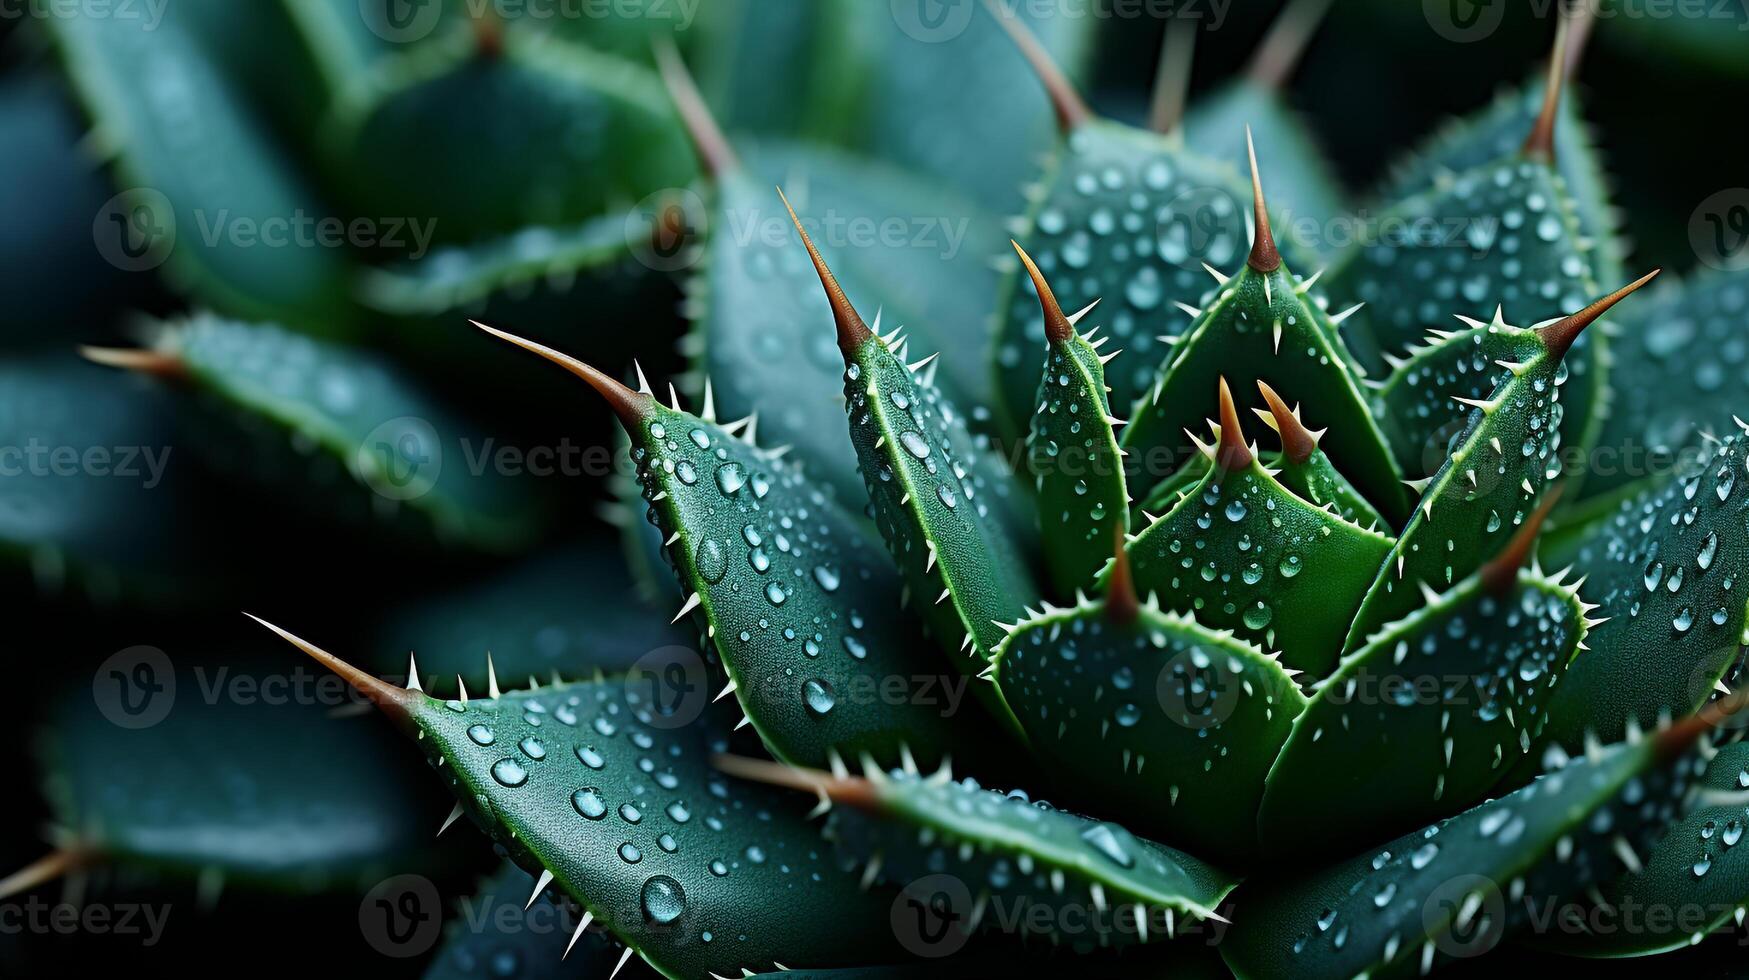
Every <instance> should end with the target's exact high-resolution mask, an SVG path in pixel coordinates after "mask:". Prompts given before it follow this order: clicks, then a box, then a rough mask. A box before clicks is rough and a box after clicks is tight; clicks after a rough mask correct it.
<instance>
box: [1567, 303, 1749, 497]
mask: <svg viewBox="0 0 1749 980" xmlns="http://www.w3.org/2000/svg"><path fill="white" fill-rule="evenodd" d="M1745 318H1749V275H1745V274H1743V273H1722V272H1715V273H1709V274H1707V275H1704V276H1700V277H1697V278H1696V279H1694V280H1693V281H1692V282H1688V283H1684V284H1681V285H1679V286H1674V287H1672V288H1669V289H1664V290H1661V291H1659V292H1658V293H1656V294H1654V295H1652V296H1649V297H1648V298H1647V300H1646V302H1644V303H1642V304H1637V305H1635V306H1634V307H1633V308H1631V309H1629V310H1625V311H1623V313H1622V314H1621V316H1620V317H1619V318H1618V321H1619V326H1620V327H1621V328H1622V329H1621V333H1620V335H1619V336H1617V337H1615V338H1613V339H1612V341H1611V348H1610V349H1611V353H1612V355H1613V357H1614V361H1615V363H1614V366H1613V367H1612V369H1611V373H1610V382H1611V384H1612V385H1613V386H1614V388H1615V395H1614V398H1613V400H1612V402H1611V405H1610V413H1609V417H1608V418H1606V419H1604V422H1603V431H1602V432H1601V434H1599V436H1598V438H1597V443H1596V447H1595V448H1594V449H1593V450H1592V452H1591V455H1590V459H1589V460H1588V463H1587V466H1586V468H1585V482H1584V483H1583V484H1582V487H1583V492H1584V494H1585V496H1586V497H1587V498H1605V499H1608V500H1611V501H1612V502H1613V501H1614V500H1617V499H1625V498H1626V497H1630V496H1633V495H1634V494H1635V493H1637V492H1638V491H1640V490H1643V489H1646V488H1647V487H1653V486H1657V485H1659V484H1661V483H1663V482H1665V481H1667V480H1669V479H1670V478H1672V477H1673V476H1675V475H1676V474H1677V473H1678V472H1680V470H1681V469H1682V468H1683V464H1685V463H1690V462H1692V461H1694V460H1697V459H1704V458H1705V456H1706V455H1707V449H1706V442H1705V436H1706V434H1708V433H1715V434H1722V433H1724V432H1728V431H1730V429H1731V418H1732V415H1733V414H1734V413H1735V414H1742V413H1746V412H1749V405H1744V404H1739V403H1737V402H1735V401H1734V398H1735V395H1734V392H1736V391H1738V390H1740V386H1741V385H1742V384H1743V382H1744V380H1745V378H1749V337H1745V334H1744V330H1743V323H1744V321H1745Z"/></svg>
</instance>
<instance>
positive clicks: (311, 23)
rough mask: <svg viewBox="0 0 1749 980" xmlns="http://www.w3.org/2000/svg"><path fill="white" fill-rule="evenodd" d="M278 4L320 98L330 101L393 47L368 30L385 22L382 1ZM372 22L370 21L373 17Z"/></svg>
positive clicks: (321, 0) (288, 0) (291, 1)
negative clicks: (310, 67) (309, 66)
mask: <svg viewBox="0 0 1749 980" xmlns="http://www.w3.org/2000/svg"><path fill="white" fill-rule="evenodd" d="M366 2H367V3H373V4H375V6H374V8H373V7H366V6H362V5H360V4H358V3H354V2H352V0H279V3H280V5H281V6H283V7H284V8H285V12H286V16H287V18H288V19H289V20H290V22H291V26H292V28H293V31H294V33H295V36H296V38H297V40H298V42H299V43H300V44H301V45H302V46H303V49H304V51H305V52H306V53H307V55H308V57H309V60H310V62H311V64H313V65H314V66H315V68H316V72H317V74H318V77H319V78H320V79H321V82H322V88H323V93H322V94H323V97H324V99H325V100H326V101H327V102H329V103H332V102H333V101H334V100H335V99H337V98H339V97H340V96H341V95H342V94H344V93H345V92H347V91H348V90H350V89H352V88H353V87H355V86H356V85H358V84H360V82H361V81H362V80H363V79H364V78H365V77H366V76H368V75H369V74H370V72H371V70H372V69H373V67H374V66H375V65H376V64H377V62H378V61H380V60H381V59H382V57H383V56H384V55H385V54H387V53H389V52H390V51H392V50H393V49H394V46H393V45H392V44H391V43H389V42H388V40H387V39H386V38H384V37H383V36H382V34H379V33H377V32H375V31H373V30H372V27H373V26H383V25H387V24H390V23H391V21H390V20H389V19H388V18H387V16H386V14H387V12H388V9H389V8H388V0H366ZM373 18H374V19H373Z"/></svg>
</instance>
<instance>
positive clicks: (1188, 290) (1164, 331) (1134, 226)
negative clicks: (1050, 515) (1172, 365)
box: [995, 121, 1245, 436]
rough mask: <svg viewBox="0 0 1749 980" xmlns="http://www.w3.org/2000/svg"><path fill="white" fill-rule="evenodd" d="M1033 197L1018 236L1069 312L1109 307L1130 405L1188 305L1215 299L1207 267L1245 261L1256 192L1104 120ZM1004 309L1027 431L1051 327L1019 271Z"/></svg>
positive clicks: (1073, 140)
mask: <svg viewBox="0 0 1749 980" xmlns="http://www.w3.org/2000/svg"><path fill="white" fill-rule="evenodd" d="M1033 197H1034V198H1035V200H1034V203H1033V206H1032V209H1031V211H1030V212H1029V213H1028V215H1027V217H1026V219H1025V226H1024V227H1023V228H1022V229H1020V233H1019V234H1018V235H1016V236H1015V237H1016V238H1017V239H1018V240H1019V241H1020V244H1021V245H1022V246H1024V247H1025V248H1026V250H1027V252H1028V254H1030V255H1031V256H1032V257H1033V259H1034V260H1035V261H1037V263H1038V266H1039V268H1040V269H1041V270H1042V271H1043V272H1044V274H1045V276H1046V278H1048V279H1049V280H1050V281H1051V285H1052V287H1053V288H1054V289H1055V290H1056V293H1057V297H1058V299H1060V300H1061V301H1062V302H1063V304H1064V308H1065V309H1069V310H1079V309H1082V308H1083V307H1085V306H1086V305H1087V304H1089V303H1092V302H1094V301H1095V300H1103V301H1104V302H1105V304H1106V307H1105V310H1104V311H1103V314H1102V319H1103V320H1104V323H1105V326H1106V330H1107V336H1109V337H1111V338H1112V343H1113V346H1114V347H1115V348H1121V349H1122V350H1124V351H1126V352H1127V355H1126V356H1125V357H1122V358H1120V359H1119V360H1117V361H1116V362H1114V363H1113V365H1112V370H1111V371H1110V372H1109V375H1108V377H1107V379H1106V383H1107V384H1109V385H1110V386H1111V400H1112V403H1113V404H1115V405H1118V406H1120V409H1127V406H1129V405H1131V404H1133V403H1134V402H1135V401H1136V399H1137V398H1139V397H1141V396H1142V395H1143V394H1144V393H1146V392H1148V391H1149V390H1150V386H1152V385H1153V384H1154V382H1155V379H1156V377H1157V373H1158V368H1159V365H1160V363H1161V361H1162V360H1163V359H1164V358H1165V356H1166V353H1167V349H1168V348H1167V344H1166V342H1164V341H1162V340H1160V339H1159V338H1160V336H1162V335H1165V336H1177V335H1179V334H1181V333H1183V332H1184V331H1185V330H1186V329H1187V328H1188V327H1189V326H1190V324H1191V319H1192V314H1190V313H1188V312H1185V311H1184V310H1183V309H1182V308H1180V307H1179V306H1178V305H1177V304H1180V303H1183V304H1186V305H1190V306H1195V305H1199V304H1200V303H1201V302H1202V300H1203V297H1204V295H1205V294H1206V293H1207V292H1208V290H1209V287H1210V285H1211V284H1210V280H1209V278H1208V273H1207V272H1205V271H1204V270H1203V263H1205V262H1207V263H1211V264H1213V265H1216V266H1227V265H1230V264H1231V263H1232V262H1233V261H1235V260H1236V259H1238V258H1239V257H1240V256H1242V255H1243V254H1244V253H1245V214H1244V208H1243V206H1242V204H1241V202H1242V201H1244V200H1245V194H1244V185H1242V184H1240V183H1239V181H1238V178H1237V176H1236V175H1235V174H1234V173H1233V172H1232V170H1231V168H1229V167H1228V166H1226V165H1225V164H1218V163H1214V162H1212V161H1209V160H1205V159H1203V158H1202V157H1199V156H1195V155H1193V154H1190V153H1187V152H1185V151H1184V150H1183V148H1182V147H1181V146H1180V145H1179V144H1177V143H1176V142H1173V141H1171V140H1169V139H1167V138H1166V137H1163V136H1159V135H1157V134H1154V133H1149V132H1147V131H1144V130H1140V129H1134V128H1131V127H1128V126H1122V125H1119V124H1117V123H1109V122H1102V121H1093V122H1089V123H1087V124H1086V125H1083V126H1081V127H1079V128H1077V129H1075V130H1074V131H1073V132H1071V133H1070V134H1069V135H1068V136H1067V138H1066V139H1065V140H1064V141H1063V145H1062V147H1061V148H1060V149H1059V150H1058V151H1057V154H1056V157H1055V158H1054V159H1053V161H1052V162H1051V163H1050V164H1049V166H1048V168H1047V170H1046V173H1045V176H1044V177H1043V179H1042V182H1041V185H1040V188H1039V190H1038V191H1036V192H1035V193H1034V195H1033ZM996 309H997V311H998V313H997V316H998V321H997V328H996V329H997V336H996V364H995V369H996V372H997V385H998V391H999V392H1000V394H1001V397H1002V401H1003V404H1004V406H1005V408H1006V411H1007V415H1008V417H1009V418H1010V419H1011V420H1012V422H1013V425H1014V427H1015V429H1016V431H1019V430H1021V429H1023V428H1024V425H1023V423H1022V419H1023V418H1024V416H1023V414H1022V413H1024V412H1026V411H1027V410H1029V408H1030V407H1031V406H1032V403H1033V396H1034V395H1035V394H1036V393H1037V392H1038V385H1039V377H1040V369H1039V367H1038V365H1039V360H1038V354H1037V352H1038V350H1039V349H1040V348H1042V347H1043V346H1044V344H1045V322H1044V317H1043V316H1042V315H1041V314H1040V312H1039V305H1038V299H1037V296H1036V294H1035V293H1034V291H1033V290H1032V289H1031V288H1030V281H1029V280H1028V279H1027V277H1026V276H1025V275H1024V273H1023V272H1022V270H1021V269H1020V267H1019V265H1018V264H1014V265H1013V266H1012V271H1011V275H1010V277H1009V279H1008V285H1006V286H1005V287H1004V288H1003V290H1002V296H1001V298H1000V299H999V300H998V303H997V307H996ZM1173 434H1174V436H1176V432H1174V433H1173Z"/></svg>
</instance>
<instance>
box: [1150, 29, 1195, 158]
mask: <svg viewBox="0 0 1749 980" xmlns="http://www.w3.org/2000/svg"><path fill="white" fill-rule="evenodd" d="M1198 23H1200V22H1193V21H1191V20H1190V19H1189V18H1185V17H1173V18H1171V19H1170V20H1168V21H1166V39H1165V41H1164V42H1162V44H1161V46H1160V64H1159V67H1157V68H1155V69H1154V98H1153V103H1152V105H1150V106H1149V107H1148V128H1150V129H1152V130H1153V131H1154V132H1156V133H1159V134H1161V135H1162V136H1164V135H1166V134H1167V133H1170V132H1172V131H1173V130H1175V129H1177V128H1178V124H1179V123H1180V122H1182V121H1183V120H1184V105H1185V102H1186V101H1187V99H1188V96H1189V93H1190V66H1191V65H1192V63H1194V61H1195V58H1196V32H1197V24H1198Z"/></svg>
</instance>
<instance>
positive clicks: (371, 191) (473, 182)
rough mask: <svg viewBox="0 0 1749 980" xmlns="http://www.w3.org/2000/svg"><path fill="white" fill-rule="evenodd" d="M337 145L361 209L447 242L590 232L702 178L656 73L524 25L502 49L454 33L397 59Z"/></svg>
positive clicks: (508, 30)
mask: <svg viewBox="0 0 1749 980" xmlns="http://www.w3.org/2000/svg"><path fill="white" fill-rule="evenodd" d="M331 138H332V142H333V146H334V149H335V154H336V161H335V167H336V168H337V169H338V170H339V171H340V177H341V179H343V180H344V181H345V182H346V183H347V185H348V186H349V188H350V193H351V196H352V198H353V200H354V201H356V202H357V204H356V207H357V208H359V209H361V210H367V213H373V214H375V213H382V214H391V215H405V216H409V217H414V218H418V219H419V220H422V221H426V222H428V223H429V228H430V229H431V230H432V231H434V232H435V234H436V236H437V237H438V238H439V239H440V240H442V241H446V242H462V241H471V240H474V239H478V238H483V237H490V236H494V235H505V234H510V233H513V232H516V231H518V230H520V229H522V228H525V227H527V226H530V225H566V224H570V223H572V222H578V221H583V220H585V219H587V218H591V217H596V216H598V215H600V214H602V213H603V212H604V211H606V210H607V208H608V207H609V205H610V204H613V203H615V202H617V201H622V200H628V199H629V200H633V201H636V200H639V199H642V198H644V197H645V196H647V195H649V194H650V193H652V192H654V191H657V190H662V189H667V188H678V187H684V186H685V185H686V184H687V183H688V182H689V181H691V180H692V178H693V175H694V173H695V168H694V166H693V163H692V155H691V151H690V150H689V149H688V148H687V145H686V136H685V133H684V132H683V131H682V129H681V127H680V123H679V120H678V118H677V117H676V115H675V113H674V110H673V107H672V106H671V105H670V104H669V103H668V101H667V100H666V99H665V98H663V96H662V91H661V83H660V82H659V80H658V79H657V78H656V76H655V74H654V72H652V71H651V70H650V69H648V68H646V67H644V66H642V65H639V64H637V63H635V62H632V61H628V60H625V59H622V58H619V57H617V56H614V55H611V54H604V53H601V52H597V51H592V50H590V49H588V48H584V47H581V46H578V45H573V44H570V43H567V42H565V41H562V40H559V39H557V38H555V37H552V36H549V35H547V34H545V33H543V32H541V31H538V30H534V29H529V28H527V27H526V26H525V25H520V24H514V23H513V24H510V25H508V26H507V27H505V29H504V33H503V36H502V40H501V45H496V46H492V47H489V48H484V49H482V48H480V47H478V46H477V44H476V41H475V40H474V38H473V37H472V36H470V35H468V34H466V33H456V34H446V35H444V36H443V37H441V38H439V39H435V40H433V41H431V42H430V43H429V44H427V45H424V46H420V47H416V48H412V49H410V50H409V51H407V52H405V53H401V54H398V55H397V56H396V57H395V58H394V59H393V60H391V61H389V62H387V63H385V65H384V66H383V68H382V69H381V70H379V71H378V72H376V73H375V74H373V75H372V76H371V78H370V79H369V80H368V81H366V82H365V83H362V84H361V85H359V86H358V87H356V88H355V89H353V90H351V91H349V92H348V93H347V95H346V96H345V98H344V99H343V100H342V103H341V105H340V107H339V109H338V111H337V118H336V120H335V123H334V131H333V133H332V134H331ZM579 174H587V175H589V179H587V180H579V179H578V175H579Z"/></svg>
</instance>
